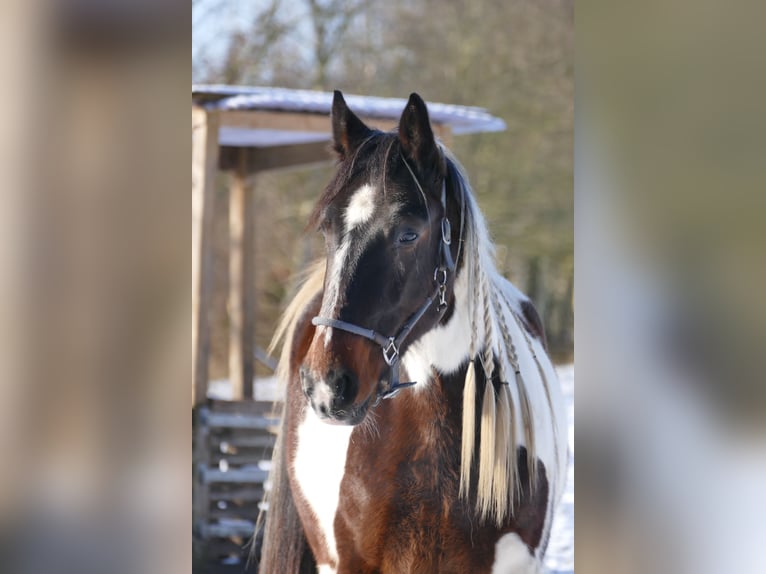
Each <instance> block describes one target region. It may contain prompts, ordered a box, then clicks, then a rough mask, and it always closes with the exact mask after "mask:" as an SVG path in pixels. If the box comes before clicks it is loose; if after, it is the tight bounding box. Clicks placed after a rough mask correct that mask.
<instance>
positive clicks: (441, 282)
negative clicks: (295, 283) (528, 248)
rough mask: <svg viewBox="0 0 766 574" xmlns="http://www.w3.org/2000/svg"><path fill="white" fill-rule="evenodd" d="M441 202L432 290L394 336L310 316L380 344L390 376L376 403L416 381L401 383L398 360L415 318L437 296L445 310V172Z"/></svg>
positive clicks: (450, 269) (448, 262)
mask: <svg viewBox="0 0 766 574" xmlns="http://www.w3.org/2000/svg"><path fill="white" fill-rule="evenodd" d="M404 165H406V166H407V169H408V171H409V172H410V174H411V175H412V177H413V179H414V180H415V184H416V185H417V186H418V188H419V189H420V191H421V192H422V191H423V188H422V187H421V186H420V182H418V179H417V178H416V177H415V174H414V172H413V171H412V169H411V168H410V166H409V164H408V163H407V162H406V161H405V162H404ZM461 197H462V196H461ZM441 204H442V208H443V210H444V216H443V217H442V220H441V241H440V252H441V263H440V264H439V266H438V267H436V269H434V282H435V283H436V289H435V290H434V292H433V293H432V294H430V295H429V296H428V297H426V300H425V301H424V302H423V304H422V305H421V306H420V308H419V309H418V310H417V311H415V313H413V314H412V315H411V316H410V318H409V319H408V320H407V322H406V323H405V324H404V325H403V326H402V327H401V328H400V329H399V331H398V332H397V333H396V335H394V336H393V337H386V336H384V335H381V334H380V333H378V332H376V331H374V330H372V329H366V328H364V327H360V326H358V325H354V324H353V323H347V322H346V321H341V320H339V319H331V318H329V317H320V316H316V317H314V318H313V319H311V323H312V324H313V325H315V326H323V327H331V328H333V329H340V330H341V331H346V332H347V333H352V334H354V335H359V336H360V337H364V338H366V339H369V340H371V341H374V342H375V343H377V344H378V345H380V348H381V351H382V352H383V359H384V360H385V361H386V364H387V365H389V366H390V367H391V378H390V381H389V384H388V388H387V389H385V390H384V391H382V392H381V389H378V395H377V400H376V401H375V404H376V405H377V404H378V403H379V402H380V399H382V398H383V399H390V398H392V397H394V396H395V395H396V394H397V393H398V392H399V391H400V390H401V389H403V388H406V387H411V386H412V385H414V384H415V383H416V381H413V382H407V383H402V382H400V381H399V360H400V358H401V355H400V353H399V349H400V348H401V346H402V343H403V342H404V340H405V339H406V338H407V336H408V335H409V334H410V333H411V332H412V330H413V329H414V328H415V325H417V323H418V321H420V319H422V318H423V316H424V315H425V314H426V311H428V310H429V309H430V308H431V306H432V305H433V304H434V302H435V301H436V300H437V299H438V306H437V309H438V311H439V320H441V318H442V316H443V315H444V312H445V311H446V310H447V279H448V277H449V275H450V274H452V273H454V271H455V261H454V260H453V259H452V253H451V252H450V244H451V243H452V227H451V225H450V222H449V219H447V184H446V176H445V179H444V181H443V182H442V191H441ZM464 211H465V206H464V205H463V204H462V202H461V206H460V234H459V235H458V241H462V236H463V219H464ZM459 256H460V244H459V243H458V257H459Z"/></svg>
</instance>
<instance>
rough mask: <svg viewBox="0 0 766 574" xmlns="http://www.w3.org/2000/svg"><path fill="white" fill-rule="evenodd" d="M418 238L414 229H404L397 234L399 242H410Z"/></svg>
mask: <svg viewBox="0 0 766 574" xmlns="http://www.w3.org/2000/svg"><path fill="white" fill-rule="evenodd" d="M417 238H418V234H417V233H415V232H414V231H405V232H404V233H402V234H401V235H400V236H399V243H412V242H413V241H415V240H416V239H417Z"/></svg>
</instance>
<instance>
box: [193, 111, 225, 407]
mask: <svg viewBox="0 0 766 574" xmlns="http://www.w3.org/2000/svg"><path fill="white" fill-rule="evenodd" d="M218 127H219V116H218V112H217V111H215V110H212V111H208V110H204V109H202V108H197V107H192V405H195V404H198V403H201V402H203V401H204V400H205V399H206V395H207V379H208V357H209V355H210V327H209V318H208V312H209V308H210V299H211V295H212V286H213V277H212V243H211V232H212V224H213V194H214V185H215V175H216V167H217V165H218Z"/></svg>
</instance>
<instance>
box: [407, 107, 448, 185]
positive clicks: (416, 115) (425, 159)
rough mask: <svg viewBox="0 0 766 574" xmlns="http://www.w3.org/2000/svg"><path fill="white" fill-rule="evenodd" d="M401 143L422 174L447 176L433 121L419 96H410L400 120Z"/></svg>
mask: <svg viewBox="0 0 766 574" xmlns="http://www.w3.org/2000/svg"><path fill="white" fill-rule="evenodd" d="M399 141H400V142H401V144H402V149H403V150H404V153H405V154H406V155H407V157H408V158H409V159H411V160H412V161H414V162H415V165H416V166H417V167H418V168H419V169H420V171H421V172H422V173H434V175H441V176H443V175H445V172H446V165H445V163H444V158H443V157H442V154H441V153H440V152H439V146H437V145H436V140H435V139H434V132H433V130H432V129H431V121H430V120H429V118H428V108H426V103H425V102H424V101H423V98H421V97H420V96H419V95H418V94H415V93H413V94H410V99H409V101H408V102H407V106H406V107H405V108H404V111H403V112H402V117H401V119H400V120H399Z"/></svg>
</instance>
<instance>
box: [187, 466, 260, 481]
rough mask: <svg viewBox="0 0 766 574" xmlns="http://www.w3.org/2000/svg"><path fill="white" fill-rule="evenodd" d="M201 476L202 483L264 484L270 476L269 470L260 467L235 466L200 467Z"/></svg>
mask: <svg viewBox="0 0 766 574" xmlns="http://www.w3.org/2000/svg"><path fill="white" fill-rule="evenodd" d="M198 472H199V478H200V482H201V483H202V484H211V483H214V482H216V483H223V482H227V483H243V484H263V483H264V482H266V479H268V478H269V472H268V471H267V470H262V469H260V468H247V469H243V468H235V469H231V470H220V469H218V468H207V467H204V466H203V467H198Z"/></svg>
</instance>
